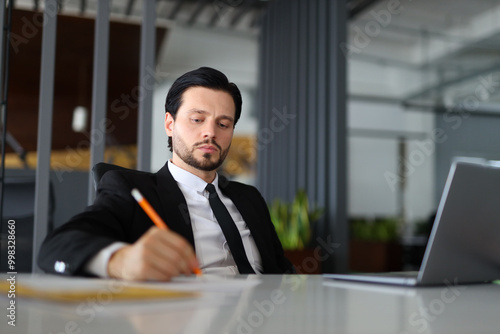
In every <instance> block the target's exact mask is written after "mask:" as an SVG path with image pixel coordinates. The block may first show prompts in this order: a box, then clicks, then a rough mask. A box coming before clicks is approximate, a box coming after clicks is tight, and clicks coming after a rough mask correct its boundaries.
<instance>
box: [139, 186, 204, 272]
mask: <svg viewBox="0 0 500 334" xmlns="http://www.w3.org/2000/svg"><path fill="white" fill-rule="evenodd" d="M132 196H133V197H134V198H135V200H136V201H137V203H139V205H140V207H141V208H142V209H143V210H144V212H146V214H147V215H148V217H149V218H150V219H151V220H152V221H153V223H154V224H155V225H156V227H158V228H159V229H160V230H168V226H167V224H165V222H164V221H163V219H161V217H160V216H159V215H158V213H157V212H156V211H155V209H153V207H152V206H151V204H149V202H148V201H147V200H146V198H144V196H142V194H141V192H140V191H139V190H138V189H137V188H134V189H132ZM193 272H194V273H195V274H196V275H201V269H200V268H198V267H196V268H194V269H193Z"/></svg>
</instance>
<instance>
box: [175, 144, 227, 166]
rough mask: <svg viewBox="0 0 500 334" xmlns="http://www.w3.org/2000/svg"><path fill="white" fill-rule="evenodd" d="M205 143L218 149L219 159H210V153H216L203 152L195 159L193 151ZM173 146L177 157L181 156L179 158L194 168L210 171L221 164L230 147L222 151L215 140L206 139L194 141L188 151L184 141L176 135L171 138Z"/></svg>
mask: <svg viewBox="0 0 500 334" xmlns="http://www.w3.org/2000/svg"><path fill="white" fill-rule="evenodd" d="M206 144H210V145H213V146H215V147H217V148H218V149H219V159H217V160H216V161H211V159H210V158H211V157H212V155H214V154H216V153H205V154H203V156H202V158H201V160H197V159H196V158H195V157H194V154H193V153H194V151H195V150H196V149H197V147H199V146H201V145H206ZM173 147H174V152H175V154H177V155H178V156H179V158H181V160H182V161H184V162H185V163H186V164H188V165H189V166H191V167H194V168H196V169H199V170H202V171H206V172H210V171H213V170H216V169H217V168H219V167H220V166H221V165H222V163H223V162H224V160H225V159H226V156H227V154H228V152H229V148H230V147H231V145H230V146H229V147H228V148H227V149H226V150H225V151H222V148H221V147H220V145H219V144H217V142H216V141H215V140H213V139H207V140H204V141H202V142H198V143H195V144H194V145H193V149H191V151H189V150H188V148H187V146H186V144H185V143H184V141H183V140H182V139H181V138H179V137H178V136H176V138H175V139H174V138H173Z"/></svg>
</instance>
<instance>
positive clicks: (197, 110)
mask: <svg viewBox="0 0 500 334" xmlns="http://www.w3.org/2000/svg"><path fill="white" fill-rule="evenodd" d="M188 114H202V115H204V114H209V112H208V111H206V110H203V109H190V110H188ZM218 118H219V119H227V120H228V121H230V122H233V123H234V118H233V117H231V116H227V115H221V116H219V117H218Z"/></svg>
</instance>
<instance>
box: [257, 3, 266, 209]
mask: <svg viewBox="0 0 500 334" xmlns="http://www.w3.org/2000/svg"><path fill="white" fill-rule="evenodd" d="M268 22H269V13H266V14H264V15H263V17H262V25H261V27H260V29H261V31H267V30H268V29H269V28H268V26H269V23H268ZM259 38H260V40H259V90H258V97H259V98H258V101H259V108H257V122H258V129H257V136H256V138H255V141H256V142H255V150H256V154H257V187H258V188H259V190H260V192H261V193H262V196H263V197H264V198H265V199H268V196H267V189H268V188H267V182H266V181H267V179H266V174H267V167H266V166H267V159H265V156H264V154H265V152H264V146H263V142H262V138H261V135H262V131H263V129H264V128H265V125H264V124H265V121H264V118H265V112H264V110H265V109H266V107H267V97H268V94H266V93H265V92H266V90H267V87H268V86H267V85H268V81H269V64H268V63H269V45H268V41H269V35H268V34H265V33H262V34H260V36H259Z"/></svg>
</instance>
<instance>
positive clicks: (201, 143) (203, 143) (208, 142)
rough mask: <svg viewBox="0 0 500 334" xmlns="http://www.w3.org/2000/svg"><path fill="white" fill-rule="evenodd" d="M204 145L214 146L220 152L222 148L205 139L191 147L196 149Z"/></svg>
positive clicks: (211, 140)
mask: <svg viewBox="0 0 500 334" xmlns="http://www.w3.org/2000/svg"><path fill="white" fill-rule="evenodd" d="M206 144H211V145H214V146H215V147H217V148H218V149H219V151H222V148H221V147H220V145H219V144H217V142H216V141H215V140H213V139H206V140H204V141H201V142H198V143H195V144H194V145H193V147H198V146H202V145H206Z"/></svg>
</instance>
